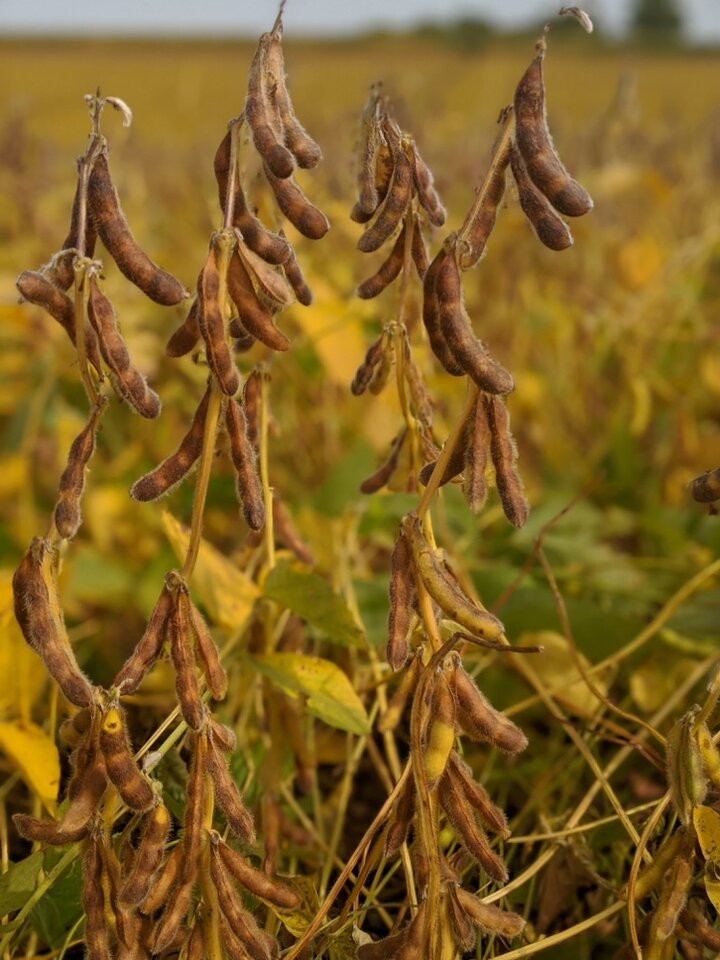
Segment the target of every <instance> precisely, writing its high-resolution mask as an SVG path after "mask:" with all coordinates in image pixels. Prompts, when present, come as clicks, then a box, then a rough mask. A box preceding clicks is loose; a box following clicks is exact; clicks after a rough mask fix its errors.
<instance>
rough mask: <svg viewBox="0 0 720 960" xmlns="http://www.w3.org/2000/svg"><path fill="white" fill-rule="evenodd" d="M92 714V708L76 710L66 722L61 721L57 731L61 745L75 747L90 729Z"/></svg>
mask: <svg viewBox="0 0 720 960" xmlns="http://www.w3.org/2000/svg"><path fill="white" fill-rule="evenodd" d="M93 712H94V708H93V707H92V706H90V707H83V709H82V710H78V711H77V713H74V714H72V716H70V717H68V718H67V720H63V722H62V723H61V724H60V730H59V731H58V732H59V734H60V741H61V743H63V744H65V745H66V746H68V747H76V746H77V745H78V743H79V742H80V741H81V740H82V739H83V738H84V737H85V734H86V733H87V732H88V730H89V729H90V725H91V724H92V720H93Z"/></svg>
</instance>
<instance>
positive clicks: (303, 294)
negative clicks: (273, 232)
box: [255, 230, 312, 307]
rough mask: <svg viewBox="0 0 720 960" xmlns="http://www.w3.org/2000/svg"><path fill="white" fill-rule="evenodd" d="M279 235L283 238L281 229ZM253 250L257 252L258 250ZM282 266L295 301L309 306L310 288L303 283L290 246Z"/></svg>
mask: <svg viewBox="0 0 720 960" xmlns="http://www.w3.org/2000/svg"><path fill="white" fill-rule="evenodd" d="M280 235H281V236H282V238H283V239H284V238H285V234H284V233H283V232H282V230H281V231H280ZM255 252H256V253H257V252H258V251H255ZM282 267H283V270H284V271H285V276H286V277H287V279H288V283H289V284H290V286H291V287H292V288H293V291H294V292H295V296H296V297H297V302H298V303H301V304H302V305H303V306H304V307H309V306H310V304H311V303H312V290H311V289H310V287H309V286H308V285H307V283H305V278H304V277H303V275H302V270H301V269H300V265H299V263H298V262H297V258H296V256H295V252H294V250H293V249H292V247H290V256H289V257H288V258H287V260H284V261H283V265H282Z"/></svg>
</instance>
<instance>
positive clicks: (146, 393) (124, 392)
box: [110, 367, 161, 420]
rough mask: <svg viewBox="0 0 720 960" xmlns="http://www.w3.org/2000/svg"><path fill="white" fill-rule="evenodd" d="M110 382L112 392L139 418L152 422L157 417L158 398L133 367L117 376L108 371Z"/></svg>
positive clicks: (159, 405)
mask: <svg viewBox="0 0 720 960" xmlns="http://www.w3.org/2000/svg"><path fill="white" fill-rule="evenodd" d="M110 382H111V383H112V385H113V390H114V391H115V393H116V394H117V396H118V397H119V398H120V400H124V401H126V402H127V403H129V404H130V407H131V408H132V409H133V410H134V411H135V412H136V413H139V414H140V416H141V417H146V418H147V419H148V420H153V419H154V418H155V417H157V416H159V414H160V409H161V404H160V397H159V396H158V395H157V394H156V393H155V391H154V390H151V389H150V387H149V386H148V385H147V381H146V380H145V377H143V375H142V374H141V373H140V372H139V371H138V370H136V369H135V368H134V367H130V369H129V370H128V371H127V372H126V373H123V374H122V375H121V376H117V375H116V374H114V373H113V372H112V371H110Z"/></svg>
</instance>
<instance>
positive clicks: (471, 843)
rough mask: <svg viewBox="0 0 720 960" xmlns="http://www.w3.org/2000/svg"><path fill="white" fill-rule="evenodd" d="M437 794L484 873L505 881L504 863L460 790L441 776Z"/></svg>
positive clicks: (506, 875) (498, 880)
mask: <svg viewBox="0 0 720 960" xmlns="http://www.w3.org/2000/svg"><path fill="white" fill-rule="evenodd" d="M438 796H439V798H440V803H441V804H442V807H443V810H444V811H445V813H446V814H447V816H448V820H449V821H450V823H451V824H452V825H453V827H454V828H455V830H456V831H457V833H458V834H459V836H460V839H461V840H462V841H463V843H464V844H465V846H466V847H467V849H468V850H469V851H470V853H471V854H472V856H473V857H474V858H475V859H476V860H477V861H478V863H479V864H480V866H481V867H482V868H483V870H484V871H485V873H487V875H488V876H489V877H491V878H492V879H493V880H496V881H497V882H498V883H507V877H508V873H507V868H506V866H505V864H504V863H503V862H502V860H501V859H500V857H498V855H497V854H496V853H495V852H494V851H493V850H492V849H491V848H490V843H489V842H488V838H487V837H486V836H485V833H484V831H483V830H481V829H480V827H479V826H478V825H477V823H476V821H475V816H474V813H473V812H472V811H471V810H469V809H468V805H467V803H466V801H465V798H464V796H463V794H462V792H461V791H460V790H459V789H458V787H457V785H456V784H455V783H454V782H453V781H452V780H451V779H450V778H449V777H442V778H441V780H440V783H439V784H438Z"/></svg>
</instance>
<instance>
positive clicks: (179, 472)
mask: <svg viewBox="0 0 720 960" xmlns="http://www.w3.org/2000/svg"><path fill="white" fill-rule="evenodd" d="M211 393H212V387H211V386H208V387H207V389H206V390H205V393H204V394H203V397H202V400H201V401H200V403H199V404H198V408H197V410H196V411H195V416H194V417H193V421H192V423H191V424H190V429H189V430H188V432H187V433H186V434H185V436H184V437H183V438H182V440H181V441H180V444H179V446H178V448H177V449H176V450H175V451H174V452H173V453H171V454H170V456H169V457H166V458H165V459H164V460H163V462H162V463H161V464H160V465H159V466H157V467H155V469H154V470H151V471H150V473H146V474H145V476H143V477H140V479H139V480H136V481H135V483H134V484H133V485H132V487H131V488H130V496H131V497H132V498H133V500H140V501H141V502H143V503H147V502H149V501H150V500H157V499H158V498H159V497H164V496H165V495H166V494H168V493H170V491H171V490H174V489H175V487H176V486H177V485H178V484H179V483H180V482H181V481H182V480H184V479H185V477H186V476H187V475H188V473H189V472H190V470H191V469H192V468H193V467H194V465H195V464H196V463H197V461H198V459H199V457H200V454H201V453H202V445H203V437H204V435H205V421H206V419H207V411H208V404H209V403H210V395H211Z"/></svg>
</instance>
